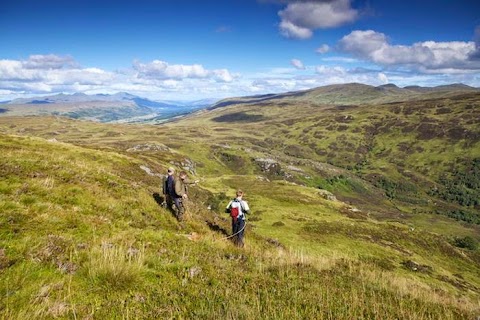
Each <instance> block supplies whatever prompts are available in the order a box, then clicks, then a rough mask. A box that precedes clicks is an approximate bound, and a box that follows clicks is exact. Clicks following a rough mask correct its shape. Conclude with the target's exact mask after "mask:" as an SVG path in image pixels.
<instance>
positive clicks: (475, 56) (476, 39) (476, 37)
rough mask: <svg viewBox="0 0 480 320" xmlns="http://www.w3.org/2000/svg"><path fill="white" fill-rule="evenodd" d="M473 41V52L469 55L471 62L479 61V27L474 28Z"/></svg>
mask: <svg viewBox="0 0 480 320" xmlns="http://www.w3.org/2000/svg"><path fill="white" fill-rule="evenodd" d="M473 41H474V43H475V51H474V52H473V53H472V54H471V55H470V58H471V59H473V60H480V26H477V27H476V28H475V34H474V36H473Z"/></svg>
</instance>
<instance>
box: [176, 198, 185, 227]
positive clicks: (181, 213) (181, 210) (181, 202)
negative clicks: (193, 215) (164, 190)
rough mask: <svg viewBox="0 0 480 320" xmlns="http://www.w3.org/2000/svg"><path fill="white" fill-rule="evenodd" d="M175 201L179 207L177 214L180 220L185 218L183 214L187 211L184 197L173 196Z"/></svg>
mask: <svg viewBox="0 0 480 320" xmlns="http://www.w3.org/2000/svg"><path fill="white" fill-rule="evenodd" d="M173 201H174V202H175V206H176V207H177V209H176V212H175V215H176V216H177V220H178V221H182V220H183V214H184V213H185V207H184V206H183V201H182V198H177V197H175V198H173Z"/></svg>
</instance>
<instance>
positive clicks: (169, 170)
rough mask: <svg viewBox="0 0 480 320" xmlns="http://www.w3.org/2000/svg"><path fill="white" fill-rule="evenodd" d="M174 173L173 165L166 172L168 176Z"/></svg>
mask: <svg viewBox="0 0 480 320" xmlns="http://www.w3.org/2000/svg"><path fill="white" fill-rule="evenodd" d="M174 173H175V169H174V168H173V167H170V168H168V170H167V174H168V175H169V176H171V175H172V174H174Z"/></svg>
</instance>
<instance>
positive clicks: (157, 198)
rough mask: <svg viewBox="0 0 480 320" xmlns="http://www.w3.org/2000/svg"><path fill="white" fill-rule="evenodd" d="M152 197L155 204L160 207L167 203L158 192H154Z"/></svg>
mask: <svg viewBox="0 0 480 320" xmlns="http://www.w3.org/2000/svg"><path fill="white" fill-rule="evenodd" d="M152 197H153V200H155V202H156V203H157V204H158V205H159V206H163V203H164V202H165V198H164V197H163V196H161V195H160V193H158V192H154V193H153V194H152Z"/></svg>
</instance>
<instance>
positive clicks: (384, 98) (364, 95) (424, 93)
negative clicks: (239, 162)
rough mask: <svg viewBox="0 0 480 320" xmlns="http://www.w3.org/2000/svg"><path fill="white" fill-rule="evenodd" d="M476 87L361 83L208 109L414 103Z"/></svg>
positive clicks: (219, 104)
mask: <svg viewBox="0 0 480 320" xmlns="http://www.w3.org/2000/svg"><path fill="white" fill-rule="evenodd" d="M479 92H480V89H479V88H474V87H470V86H466V85H463V84H452V85H445V86H437V87H420V86H408V87H405V88H400V87H397V86H396V85H394V84H387V85H381V86H378V87H374V86H370V85H366V84H361V83H348V84H335V85H328V86H323V87H318V88H313V89H308V90H304V91H293V92H287V93H279V94H267V95H258V96H251V97H237V98H228V99H224V100H221V101H219V102H217V103H216V104H214V105H213V106H211V107H210V109H215V108H220V107H226V106H229V105H235V104H252V103H266V102H269V103H297V102H303V103H317V104H331V105H358V104H380V103H389V102H398V101H416V100H427V99H433V98H445V97H449V96H452V95H458V94H461V93H479Z"/></svg>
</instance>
